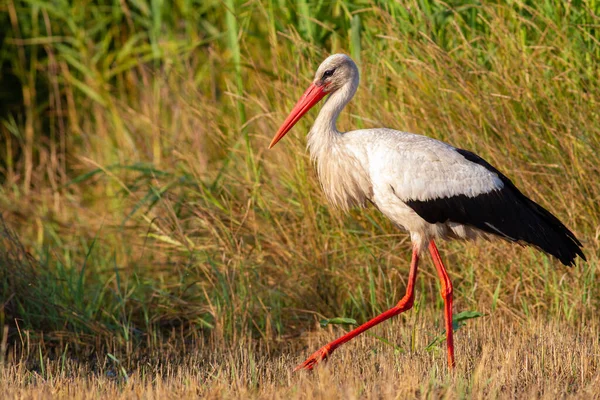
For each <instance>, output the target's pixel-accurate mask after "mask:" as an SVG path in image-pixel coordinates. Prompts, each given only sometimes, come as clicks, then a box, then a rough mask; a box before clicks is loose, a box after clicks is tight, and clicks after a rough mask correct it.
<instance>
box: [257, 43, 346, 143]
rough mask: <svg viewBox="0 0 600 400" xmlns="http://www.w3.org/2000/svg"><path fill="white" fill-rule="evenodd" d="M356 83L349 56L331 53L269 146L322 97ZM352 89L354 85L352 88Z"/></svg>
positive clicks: (278, 139)
mask: <svg viewBox="0 0 600 400" xmlns="http://www.w3.org/2000/svg"><path fill="white" fill-rule="evenodd" d="M348 84H350V85H353V86H356V85H357V84H358V67H357V66H356V64H355V63H354V61H352V59H351V58H350V57H348V56H347V55H345V54H333V55H331V56H329V57H327V58H326V59H325V61H323V62H322V63H321V65H319V68H318V69H317V73H316V74H315V79H314V80H313V82H312V83H311V85H310V86H309V87H308V89H306V91H305V92H304V94H303V95H302V97H300V100H298V102H297V103H296V105H295V106H294V108H293V109H292V111H291V112H290V114H289V115H288V117H287V118H286V119H285V121H284V122H283V124H282V125H281V127H280V128H279V130H278V131H277V133H276V134H275V137H273V140H272V141H271V144H270V145H269V148H271V147H273V146H275V144H276V143H277V142H279V141H280V140H281V138H283V137H284V136H285V134H286V133H288V131H289V130H290V129H292V127H293V126H294V125H295V124H296V122H298V121H299V120H300V118H302V116H303V115H304V114H306V113H307V112H308V110H310V109H311V108H312V107H313V106H314V105H315V104H317V103H318V102H319V101H320V100H321V99H322V98H323V97H325V96H327V95H328V94H330V93H334V92H335V91H337V90H339V89H341V88H342V87H344V86H346V85H348ZM353 89H354V90H355V89H356V87H354V88H353Z"/></svg>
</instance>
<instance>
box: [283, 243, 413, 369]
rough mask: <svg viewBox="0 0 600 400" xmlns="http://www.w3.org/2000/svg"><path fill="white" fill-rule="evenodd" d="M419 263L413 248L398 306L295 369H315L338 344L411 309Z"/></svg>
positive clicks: (323, 348) (333, 343) (346, 335)
mask: <svg viewBox="0 0 600 400" xmlns="http://www.w3.org/2000/svg"><path fill="white" fill-rule="evenodd" d="M418 264H419V253H418V251H417V249H416V248H415V249H413V253H412V261H411V263H410V272H409V275H408V285H407V286H406V294H405V295H404V297H403V298H402V300H400V301H399V302H398V304H396V306H394V307H393V308H391V309H389V310H387V311H386V312H384V313H383V314H380V315H378V316H377V317H375V318H373V319H372V320H370V321H368V322H365V323H364V324H362V325H361V326H359V327H358V328H356V329H354V330H353V331H350V332H348V333H347V334H345V335H344V336H342V337H340V338H339V339H337V340H334V341H333V342H331V343H329V344H326V345H325V346H323V347H321V348H320V349H319V350H317V351H316V352H315V353H314V354H313V355H311V356H310V357H308V359H307V360H306V361H304V362H303V363H302V364H300V365H298V366H297V367H296V368H295V369H294V371H298V370H299V369H308V370H311V369H313V368H314V366H315V365H317V364H318V363H319V362H320V361H322V360H325V359H326V358H327V357H329V355H331V353H333V351H334V350H335V349H336V348H338V346H341V345H342V344H344V343H346V342H347V341H349V340H351V339H353V338H354V337H356V336H358V335H360V334H361V333H363V332H364V331H366V330H367V329H370V328H372V327H374V326H375V325H377V324H379V323H381V322H383V321H385V320H387V319H389V318H391V317H393V316H395V315H398V314H400V313H401V312H404V311H406V310H408V309H410V308H411V307H412V306H413V302H414V299H415V293H414V291H415V281H416V279H417V265H418Z"/></svg>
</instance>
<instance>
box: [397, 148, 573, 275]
mask: <svg viewBox="0 0 600 400" xmlns="http://www.w3.org/2000/svg"><path fill="white" fill-rule="evenodd" d="M456 151H457V152H458V153H460V154H461V155H462V156H463V157H464V158H465V159H467V160H469V161H471V162H473V163H476V164H479V165H481V166H483V167H485V168H487V169H488V170H490V171H492V172H494V173H496V174H497V175H498V177H499V178H500V179H501V180H502V182H503V183H504V187H503V188H502V189H500V190H494V191H491V192H488V193H483V194H480V195H478V196H475V197H468V196H465V195H458V196H451V197H444V198H437V199H431V200H425V201H422V200H409V201H405V202H406V204H407V205H408V206H409V207H411V208H412V209H413V210H414V211H415V212H416V213H417V214H419V216H420V217H421V218H423V219H424V220H426V221H427V222H429V223H432V224H434V223H444V222H448V221H451V222H455V223H459V224H463V225H469V226H473V227H475V228H477V229H480V230H482V231H484V232H487V233H491V234H495V235H498V236H500V237H503V238H504V239H507V240H510V241H513V242H520V243H523V242H524V243H527V244H531V245H533V246H536V247H538V248H540V249H541V250H543V251H545V252H546V253H548V254H551V255H553V256H554V257H556V258H558V259H559V260H560V261H561V262H562V263H563V264H565V265H573V264H574V260H575V257H576V256H578V255H579V256H580V257H581V258H582V259H584V260H585V255H584V254H583V252H582V251H581V246H582V245H581V243H580V242H579V240H577V238H576V237H575V235H574V234H573V232H571V231H570V230H569V229H567V227H565V226H564V225H563V224H562V222H560V221H559V220H558V218H556V217H555V216H554V215H552V214H551V213H550V212H549V211H548V210H546V209H545V208H544V207H542V206H540V205H539V204H537V203H535V202H534V201H532V200H530V199H529V198H527V197H526V196H525V195H524V194H523V193H521V192H520V191H519V189H517V188H516V187H515V185H514V184H513V183H512V182H511V181H510V179H508V178H507V177H506V176H504V175H503V174H502V173H500V171H498V170H497V169H496V168H494V167H493V166H492V165H490V164H489V163H488V162H487V161H485V160H484V159H482V158H481V157H479V156H478V155H476V154H474V153H471V152H470V151H467V150H462V149H456Z"/></svg>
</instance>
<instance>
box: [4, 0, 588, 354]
mask: <svg viewBox="0 0 600 400" xmlns="http://www.w3.org/2000/svg"><path fill="white" fill-rule="evenodd" d="M599 41H600V2H597V1H595V0H573V1H570V2H563V1H557V0H556V1H554V0H544V1H509V2H508V3H504V2H493V1H491V2H487V1H484V2H481V1H454V0H452V1H446V2H442V1H435V0H407V1H397V2H385V1H375V0H359V1H352V2H351V1H345V0H327V1H321V0H315V1H308V0H297V1H294V2H287V1H282V0H248V1H239V0H200V1H197V0H196V1H194V0H176V1H163V0H135V1H134V0H132V1H117V0H106V1H86V0H78V1H66V0H65V1H52V2H48V1H38V0H24V1H22V0H5V1H3V2H2V3H1V4H0V213H1V216H2V224H1V229H0V231H1V234H0V327H2V326H6V327H7V328H6V329H5V330H2V329H0V331H2V332H3V336H2V341H3V342H4V343H6V342H7V341H8V343H9V344H14V345H16V346H17V349H20V350H18V352H22V353H23V354H25V356H28V355H29V353H30V352H34V353H35V352H36V351H37V350H32V349H37V348H36V347H32V346H29V344H32V343H33V344H38V345H39V346H41V347H39V349H41V350H40V352H41V351H45V352H48V353H49V354H52V353H53V352H56V353H57V354H58V353H61V352H64V351H66V349H65V345H66V344H68V345H69V346H70V349H72V350H69V351H73V352H76V353H78V354H92V353H93V352H98V351H102V350H103V349H104V350H106V351H108V350H110V351H112V352H113V353H114V354H122V355H125V356H129V355H131V354H134V350H135V349H140V348H142V349H143V348H155V347H157V346H160V343H162V342H163V341H164V340H166V339H167V338H171V339H173V338H175V339H173V340H180V341H182V342H184V343H185V342H189V341H206V340H210V341H211V343H222V344H232V343H238V342H240V341H242V342H243V341H249V340H250V341H253V340H257V341H258V342H260V343H263V344H265V343H266V344H267V348H268V351H276V350H277V349H281V348H282V345H284V344H285V343H287V342H288V341H289V340H290V339H294V338H297V337H298V335H299V334H300V333H301V332H304V331H307V330H318V329H320V328H319V327H318V325H317V322H318V321H319V320H321V319H324V318H331V317H347V318H354V319H356V320H357V321H359V322H362V321H365V320H366V319H368V318H369V317H370V316H373V315H374V314H376V313H379V312H381V311H383V310H385V309H387V308H388V307H390V306H391V305H393V304H395V303H396V302H397V301H398V299H399V297H400V296H401V295H402V293H403V291H404V287H405V282H406V278H407V272H408V263H409V258H410V245H409V243H408V237H407V236H406V235H405V234H404V233H402V232H399V231H397V230H396V229H395V228H394V227H393V226H392V225H391V224H390V223H389V222H388V221H387V220H386V219H385V218H383V217H382V216H381V215H380V214H379V213H378V212H377V211H376V210H373V209H367V210H355V211H352V212H351V213H349V214H347V215H346V214H343V213H341V212H339V211H336V210H334V209H333V208H332V207H330V206H329V205H328V204H327V202H326V199H325V198H324V195H323V194H322V192H321V190H320V187H319V183H318V181H317V178H316V175H315V172H314V170H313V167H312V166H311V164H310V160H309V157H308V155H307V152H306V151H305V135H306V133H307V132H308V130H309V126H310V125H311V123H312V121H313V120H314V117H315V115H316V112H317V111H312V112H311V113H310V114H309V115H308V116H307V117H306V118H304V119H303V120H302V121H301V122H300V123H299V124H298V125H297V127H296V128H294V130H293V131H292V132H290V134H289V135H287V136H286V138H285V139H284V140H283V141H282V142H281V143H280V144H278V145H277V147H275V148H274V149H273V150H271V151H267V146H268V143H269V141H270V139H271V138H272V136H273V135H274V133H275V132H276V130H277V127H278V126H279V124H280V123H281V122H282V121H283V119H284V118H285V116H286V115H287V112H288V111H289V110H290V109H291V107H292V106H293V104H294V103H295V101H296V100H297V99H298V97H299V96H300V95H301V94H302V92H303V90H304V89H305V87H306V86H307V84H308V83H309V82H310V80H311V79H312V77H313V74H314V71H315V70H316V68H317V66H318V65H319V64H320V62H321V61H322V59H324V58H325V57H326V56H327V55H329V54H331V53H334V52H344V53H346V54H349V55H351V56H352V57H353V59H354V60H355V61H356V62H357V63H358V65H359V66H360V69H361V86H360V88H359V91H358V93H357V95H356V97H355V99H354V101H353V102H352V103H350V105H349V106H348V107H347V109H346V110H345V112H344V113H343V114H342V116H341V119H340V122H339V124H338V126H339V127H340V129H342V130H353V129H358V128H368V127H380V126H387V127H391V128H395V129H399V130H406V131H411V132H415V133H420V134H425V135H429V136H431V137H434V138H437V139H440V140H444V141H448V142H450V143H451V144H453V145H455V146H457V147H462V148H467V149H470V150H472V151H474V152H477V153H478V154H480V155H481V156H482V157H484V158H486V159H487V160H488V161H489V162H491V163H492V164H495V165H496V166H498V167H499V168H500V169H501V170H502V171H503V172H504V173H505V174H506V175H508V176H509V177H510V178H511V179H513V181H514V182H515V183H516V184H517V186H518V187H520V188H521V189H522V190H523V191H524V192H525V193H527V194H528V195H529V196H531V197H532V198H533V199H534V200H536V201H537V202H539V203H540V204H542V205H543V206H544V207H546V208H548V209H549V210H551V211H552V212H553V213H555V214H556V215H557V216H558V217H559V218H560V219H561V220H563V221H564V222H565V224H566V225H567V226H568V227H570V228H571V229H572V230H573V231H574V232H575V233H576V234H577V236H578V237H579V238H580V239H581V241H582V242H583V243H584V246H585V247H584V251H585V252H586V255H587V257H588V260H589V262H588V263H583V262H580V263H579V264H578V265H577V266H576V267H574V268H572V269H568V268H566V267H563V266H562V265H559V263H558V262H556V260H553V259H550V258H548V257H547V256H545V255H544V254H541V253H540V252H538V251H536V250H535V249H530V248H520V247H518V246H510V245H507V244H505V243H501V242H494V243H486V242H479V243H477V244H465V243H447V244H443V245H441V246H440V248H441V249H443V250H442V253H443V256H444V257H445V258H446V259H447V261H448V265H449V269H450V273H451V278H452V279H453V281H454V284H455V299H456V300H455V304H456V306H455V309H456V311H457V312H458V311H463V310H476V311H479V312H482V313H486V314H487V315H492V316H494V317H495V318H498V317H499V318H505V319H506V320H509V321H525V320H527V319H528V318H530V317H531V316H536V317H537V318H542V319H546V318H548V319H555V318H557V319H560V320H563V321H567V322H568V324H570V325H577V324H580V323H583V321H588V322H589V321H590V320H593V321H597V320H598V316H597V313H595V310H597V307H598V306H599V305H600V287H599V286H598V285H597V284H596V281H597V277H596V276H597V273H598V255H599V249H600V179H599V177H600V167H599V158H598V151H599V149H600V119H599V115H598V110H599V104H598V103H599V101H600V85H599V83H600V68H599V62H600V42H599ZM317 108H318V107H317ZM422 271H423V272H422V273H421V274H420V277H419V286H418V293H417V304H419V306H418V311H415V312H417V313H419V314H418V315H420V314H422V313H424V315H426V316H427V319H428V320H429V321H431V323H432V324H434V326H435V327H436V328H434V329H430V330H429V331H427V330H425V331H421V332H420V333H418V335H421V337H422V339H421V341H422V342H423V343H424V344H427V343H428V342H429V341H430V340H431V338H432V337H434V336H435V335H437V334H438V333H439V331H440V330H441V329H442V325H441V324H440V322H441V315H442V314H441V309H442V308H441V306H442V301H441V298H440V297H439V296H438V286H437V285H438V283H437V281H436V279H435V274H434V270H433V268H430V267H429V266H427V265H424V267H423V268H422ZM487 323H491V322H490V321H488V322H487ZM2 332H0V333H2ZM24 332H26V335H25V333H24ZM24 338H26V339H24ZM458 340H460V338H459V339H458ZM417 343H421V342H417ZM424 344H422V345H421V344H420V345H418V346H421V347H420V348H422V347H423V346H424ZM418 346H417V347H418ZM15 354H16V353H15ZM40 354H41V353H40Z"/></svg>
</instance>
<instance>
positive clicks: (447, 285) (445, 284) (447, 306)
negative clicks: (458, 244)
mask: <svg viewBox="0 0 600 400" xmlns="http://www.w3.org/2000/svg"><path fill="white" fill-rule="evenodd" d="M429 252H430V253H431V257H432V258H433V263H434V264H435V269H436V270H437V273H438V276H439V277H440V281H441V283H442V291H441V294H442V297H443V298H444V318H445V319H446V343H447V344H448V368H450V369H452V368H454V365H455V363H454V338H453V329H452V282H451V281H450V278H449V277H448V273H447V272H446V267H444V263H443V262H442V258H441V257H440V253H439V252H438V249H437V247H436V245H435V242H434V241H433V240H432V241H431V242H429Z"/></svg>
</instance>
